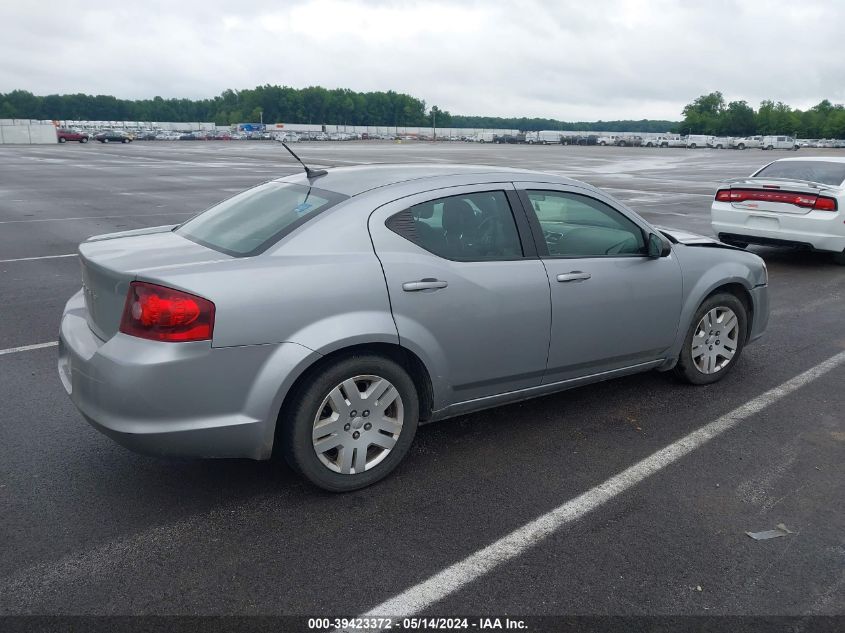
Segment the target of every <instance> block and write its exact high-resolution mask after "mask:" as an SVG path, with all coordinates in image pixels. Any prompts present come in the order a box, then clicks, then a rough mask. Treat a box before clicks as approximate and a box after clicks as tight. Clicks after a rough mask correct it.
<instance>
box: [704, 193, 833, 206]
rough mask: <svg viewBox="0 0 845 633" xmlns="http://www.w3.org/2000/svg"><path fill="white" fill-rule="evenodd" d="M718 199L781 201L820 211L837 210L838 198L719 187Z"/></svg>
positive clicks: (724, 200)
mask: <svg viewBox="0 0 845 633" xmlns="http://www.w3.org/2000/svg"><path fill="white" fill-rule="evenodd" d="M716 200H718V201H719V202H747V201H749V200H754V201H760V202H780V203H782V204H794V205H795V206H796V207H801V208H804V209H816V210H820V211H836V208H837V205H836V199H835V198H828V197H825V196H817V195H815V194H812V193H795V192H793V191H763V190H760V189H719V191H717V192H716Z"/></svg>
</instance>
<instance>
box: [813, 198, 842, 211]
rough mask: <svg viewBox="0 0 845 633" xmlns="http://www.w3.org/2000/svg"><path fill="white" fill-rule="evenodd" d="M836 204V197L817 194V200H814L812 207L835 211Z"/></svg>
mask: <svg viewBox="0 0 845 633" xmlns="http://www.w3.org/2000/svg"><path fill="white" fill-rule="evenodd" d="M837 206H838V205H837V204H836V198H828V197H827V196H819V197H818V200H816V204H814V205H813V208H814V209H817V210H819V211H836V209H837Z"/></svg>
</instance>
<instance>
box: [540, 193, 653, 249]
mask: <svg viewBox="0 0 845 633" xmlns="http://www.w3.org/2000/svg"><path fill="white" fill-rule="evenodd" d="M526 193H527V195H528V199H529V201H530V203H531V208H532V209H533V212H534V214H535V215H536V217H537V220H538V221H539V223H540V228H541V229H542V231H543V237H544V239H545V242H546V245H547V247H548V249H549V255H550V256H552V257H608V256H618V255H644V254H645V252H646V245H645V238H644V236H643V231H642V230H641V229H640V227H639V226H637V225H636V224H635V223H634V222H632V221H631V220H629V219H628V218H626V217H625V216H624V215H622V214H621V213H619V211H617V210H616V209H614V208H612V207H610V206H609V205H607V204H605V203H603V202H600V201H599V200H596V199H595V198H590V197H589V196H583V195H580V194H576V193H565V192H561V191H527V192H526Z"/></svg>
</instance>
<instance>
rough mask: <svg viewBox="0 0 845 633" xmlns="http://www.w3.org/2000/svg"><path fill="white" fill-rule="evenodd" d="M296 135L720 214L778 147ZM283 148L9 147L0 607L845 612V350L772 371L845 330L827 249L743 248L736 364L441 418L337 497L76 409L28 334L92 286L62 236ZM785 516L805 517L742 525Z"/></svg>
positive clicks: (71, 243) (186, 194)
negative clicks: (359, 486)
mask: <svg viewBox="0 0 845 633" xmlns="http://www.w3.org/2000/svg"><path fill="white" fill-rule="evenodd" d="M295 149H296V151H297V152H299V153H300V155H301V156H303V158H305V159H306V161H308V162H310V163H312V164H313V165H314V166H342V165H348V164H360V163H375V162H460V163H483V164H497V165H512V166H517V167H525V168H529V169H539V170H545V171H552V172H555V173H561V174H564V175H568V176H572V177H574V178H577V179H580V180H584V181H586V182H589V183H591V184H594V185H597V186H599V187H602V188H604V189H605V190H606V191H608V192H609V193H610V194H612V195H614V196H616V197H618V198H620V199H622V200H624V201H625V202H626V203H628V204H629V205H630V206H632V207H633V208H635V209H636V210H637V211H639V212H640V213H642V215H644V216H645V217H646V218H647V219H648V220H650V221H652V222H653V223H656V224H659V225H665V226H674V227H678V228H684V229H689V230H692V231H694V232H699V233H704V234H707V235H710V234H711V231H710V228H709V207H710V202H711V200H712V196H713V192H714V189H715V183H716V182H717V181H718V180H719V179H722V178H728V177H733V176H740V175H746V174H748V173H750V172H751V171H752V170H753V169H754V168H756V167H758V166H760V165H762V164H763V163H765V162H767V161H768V160H772V159H773V158H774V157H779V156H784V155H786V154H785V153H763V152H760V151H752V150H748V151H744V152H741V151H717V150H701V151H687V150H672V149H664V150H657V149H654V150H649V149H641V148H605V147H563V146H548V147H533V146H508V145H479V144H463V143H453V144H444V143H438V144H422V143H419V144H418V143H408V144H393V143H378V142H373V143H353V142H350V143H322V144H299V145H298V146H296V147H295ZM802 151H803V150H802ZM810 151H812V152H814V153H825V154H831V155H835V154H839V155H842V154H845V152H843V151H841V150H807V153H809V152H810ZM295 171H298V166H297V165H296V164H294V163H293V162H292V161H291V160H290V157H288V156H287V155H286V154H285V153H284V150H283V148H281V147H280V146H278V145H275V144H270V143H247V142H240V143H236V142H231V143H226V142H209V143H164V142H151V143H146V144H145V143H141V142H136V143H132V144H131V145H120V146H113V145H109V146H103V145H100V144H96V143H91V144H88V145H77V144H67V145H61V146H60V145H56V146H0V350H2V352H0V402H2V407H0V543H2V547H0V614H7V615H8V614H191V615H197V614H201V615H206V614H250V615H252V614H262V615H267V614H300V615H306V616H332V617H333V616H353V615H355V614H359V613H365V612H367V611H369V610H371V609H373V608H374V607H378V606H379V605H382V604H384V603H385V602H386V601H388V600H390V599H391V598H393V597H394V596H397V595H406V596H410V598H409V600H411V598H413V599H415V600H418V602H417V603H415V604H420V605H422V607H423V612H424V613H426V614H437V615H459V614H462V615H468V614H476V615H485V614H490V615H504V614H512V615H551V614H562V613H565V614H583V615H590V614H596V615H624V614H627V615H677V614H683V615H760V614H765V615H830V614H845V536H844V535H845V513H843V499H845V468H843V464H845V460H843V457H845V414H843V410H845V389H843V385H845V364H841V363H837V364H834V365H831V366H830V367H828V368H827V369H826V370H825V371H824V372H823V373H819V374H818V375H814V376H813V379H812V380H808V381H807V382H806V383H802V384H801V385H800V386H798V387H796V388H794V389H791V390H789V392H788V393H786V392H784V393H781V392H771V391H770V390H772V389H774V388H776V387H778V386H780V385H782V384H783V383H785V382H787V381H789V380H791V379H793V378H794V377H796V376H798V375H800V374H802V372H805V371H807V370H812V369H813V368H815V367H817V366H819V365H820V364H821V363H824V362H825V361H826V360H828V359H830V358H833V357H835V356H836V355H837V354H841V353H842V352H843V350H845V267H841V266H840V267H837V266H836V265H834V264H832V263H831V262H829V261H828V259H827V258H826V257H824V256H821V255H816V254H807V253H795V252H786V251H784V252H781V251H776V250H771V249H764V248H755V249H754V250H755V252H757V253H758V254H760V255H761V256H762V257H763V258H764V259H765V260H766V262H767V264H768V267H769V275H770V288H771V300H772V311H771V320H770V325H769V330H768V332H767V334H766V336H765V337H764V338H763V339H761V340H760V341H759V342H757V343H755V344H754V345H751V346H749V347H748V348H747V349H746V350H745V353H744V355H743V358H742V360H741V362H740V363H739V365H738V366H737V367H736V368H735V371H734V372H733V373H732V374H730V375H729V376H728V377H727V378H726V379H725V380H724V381H722V382H720V383H717V384H715V385H712V386H707V387H691V386H688V385H684V384H681V383H679V382H676V381H674V380H673V379H672V378H671V377H670V376H668V375H666V374H658V373H648V374H643V375H638V376H634V377H629V378H623V379H617V380H613V381H610V382H606V383H603V384H598V385H593V386H589V387H585V388H581V389H577V390H573V391H569V392H565V393H562V394H558V395H553V396H548V397H544V398H540V399H537V400H533V401H529V402H525V403H521V404H516V405H511V406H506V407H502V408H498V409H493V410H490V411H486V412H482V413H478V414H474V415H469V416H463V417H460V418H457V419H454V420H450V421H446V422H442V423H436V424H432V425H428V426H425V427H422V428H421V429H420V431H419V433H418V435H417V439H416V441H415V444H414V446H413V448H412V449H411V453H410V454H409V456H408V458H407V459H406V460H405V461H404V463H403V464H402V465H400V467H399V469H398V470H397V471H396V472H395V473H394V474H393V475H392V476H391V477H389V478H388V479H386V480H385V481H383V482H381V483H379V484H377V485H375V486H373V487H371V488H368V489H365V490H362V491H358V492H355V493H351V494H346V495H331V494H327V493H323V492H321V491H319V490H317V489H315V488H313V487H311V486H309V485H307V484H305V483H303V481H301V480H300V479H299V478H298V477H296V476H295V475H294V474H293V473H291V472H290V471H289V470H288V469H287V468H286V467H285V466H284V465H283V464H281V463H280V462H278V461H271V462H261V463H257V462H252V461H248V460H220V461H189V460H162V459H155V458H151V457H144V456H140V455H135V454H133V453H130V452H128V451H126V450H125V449H123V448H121V447H120V446H118V445H117V444H115V443H114V442H112V441H111V440H109V439H107V438H106V437H104V436H102V435H100V434H99V433H97V432H96V431H95V430H94V429H92V428H91V427H89V426H88V425H87V424H86V423H85V422H84V421H83V420H82V418H81V417H80V416H79V415H78V413H77V412H76V410H75V409H74V407H73V406H72V404H71V402H70V400H69V399H68V397H67V396H66V394H65V393H64V391H63V389H62V387H61V384H60V382H59V379H58V376H57V371H56V361H55V358H56V349H55V347H50V346H47V347H42V348H35V349H24V350H20V349H19V348H21V347H26V346H31V345H37V344H42V343H50V342H51V341H55V339H56V335H57V330H58V324H59V318H60V315H61V311H62V307H63V305H64V303H65V301H66V300H67V299H68V298H69V297H70V296H71V295H72V294H73V293H74V292H76V291H77V290H78V288H79V286H80V279H79V276H80V275H79V266H78V263H77V261H76V259H75V257H74V256H73V253H74V252H75V248H76V245H77V243H78V242H79V241H81V240H83V239H85V238H86V237H88V236H90V235H93V234H98V233H106V232H110V231H116V230H125V229H131V228H138V227H146V226H154V225H160V224H174V223H177V222H180V221H182V220H184V219H186V218H187V217H189V216H190V215H192V214H193V213H195V212H197V211H199V210H201V209H203V208H205V207H207V206H208V205H210V204H211V203H213V202H215V201H217V200H219V199H221V198H223V197H226V196H229V195H231V194H232V193H234V192H236V191H240V190H242V189H244V188H246V187H248V186H251V185H253V184H256V183H259V182H262V181H264V180H268V179H270V178H274V177H277V176H282V175H286V174H290V173H293V172H295ZM766 394H768V395H766ZM152 395H153V394H151V397H152ZM749 402H753V403H754V404H755V406H756V405H757V404H759V405H761V406H760V407H759V408H754V407H752V409H753V411H751V412H750V413H748V415H745V416H744V417H742V418H741V419H739V418H737V420H736V423H735V424H734V425H733V426H731V428H729V429H727V430H725V431H724V432H723V433H721V434H720V435H718V436H715V437H713V438H712V439H711V440H710V441H708V442H706V443H702V444H701V445H700V446H698V447H696V448H695V449H694V450H690V451H689V452H688V453H687V454H685V455H684V456H683V457H681V458H679V459H677V460H675V461H673V462H671V463H668V464H666V466H665V467H663V468H660V469H659V470H657V471H655V472H654V473H653V474H651V475H650V476H648V477H645V478H643V479H642V480H641V481H639V482H638V483H636V485H632V486H630V487H629V488H627V489H625V490H624V491H621V492H620V493H619V494H615V495H613V496H612V497H611V498H609V499H608V500H607V501H606V502H605V503H603V504H601V505H599V506H597V507H595V508H594V509H591V510H590V511H589V512H585V513H583V514H582V515H579V516H578V517H577V519H575V520H572V521H568V522H566V523H565V524H563V525H561V526H560V527H559V528H558V529H554V530H552V531H550V532H548V533H546V534H543V535H541V536H540V535H536V534H532V535H531V536H530V537H529V538H528V541H527V542H523V543H522V544H521V546H520V549H519V553H518V555H514V556H510V557H504V554H503V558H502V562H501V564H497V565H495V566H494V567H492V568H490V569H488V570H475V571H472V570H469V571H467V569H465V568H461V569H460V570H459V571H461V573H463V574H464V576H463V577H462V579H463V580H462V582H461V583H459V584H456V585H455V586H454V590H449V591H446V592H444V593H443V594H442V595H440V594H438V595H436V598H435V599H430V598H431V595H432V594H430V593H428V594H426V593H425V591H424V590H423V589H419V590H417V589H415V588H419V587H421V586H422V584H423V583H425V582H426V581H427V580H429V579H431V578H432V577H436V575H437V574H439V573H441V572H443V570H446V569H450V568H453V566H455V565H456V564H458V563H460V562H461V561H463V560H464V559H466V558H467V557H469V556H471V555H473V554H475V553H476V552H479V551H480V550H484V548H487V547H488V546H490V545H491V544H494V543H496V542H498V541H499V539H502V538H503V537H506V536H507V535H509V534H510V533H512V532H513V531H514V530H518V529H519V528H521V527H523V526H525V525H526V524H529V523H530V522H532V521H534V520H535V519H537V518H538V517H543V516H545V515H547V513H549V512H551V511H553V510H554V509H556V508H558V507H560V506H561V505H562V504H564V503H566V502H567V501H569V500H572V499H576V498H578V497H579V495H583V494H585V493H587V492H589V491H591V490H594V489H595V488H596V487H597V486H599V487H600V485H601V484H602V482H606V481H607V480H609V479H611V478H613V477H614V476H617V475H618V474H619V473H621V472H623V471H626V469H629V468H631V467H632V466H635V465H637V464H639V463H641V462H642V461H643V460H646V459H647V458H648V457H649V456H650V455H652V454H653V453H655V451H658V450H660V449H662V448H664V447H666V446H669V445H672V444H673V443H675V442H677V441H678V440H679V439H680V438H683V437H684V436H686V435H687V434H689V433H692V432H694V431H696V430H697V429H700V428H702V427H704V426H705V425H708V424H710V423H712V422H714V421H716V420H719V419H722V418H723V417H724V416H726V415H727V416H728V417H730V416H731V415H733V414H734V413H735V412H736V411H737V410H739V409H741V408H742V407H743V406H745V405H747V404H748V403H749ZM778 524H784V525H785V526H786V527H787V528H788V529H789V530H790V531H792V534H789V535H787V536H785V537H783V538H777V539H772V540H766V541H755V540H752V539H751V538H749V537H748V536H747V535H746V534H745V533H746V531H761V530H768V529H772V528H774V527H775V526H776V525H778ZM482 571H484V573H481V572H482ZM407 591H410V592H411V593H406V592H407ZM389 604H394V605H395V604H397V603H389ZM409 604H410V603H409ZM385 615H400V614H398V613H394V614H390V613H386V614H385Z"/></svg>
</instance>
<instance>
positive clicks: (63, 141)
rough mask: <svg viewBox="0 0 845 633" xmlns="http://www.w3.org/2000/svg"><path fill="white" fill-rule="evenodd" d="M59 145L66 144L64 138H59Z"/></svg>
mask: <svg viewBox="0 0 845 633" xmlns="http://www.w3.org/2000/svg"><path fill="white" fill-rule="evenodd" d="M59 143H67V139H66V138H60V139H59Z"/></svg>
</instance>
